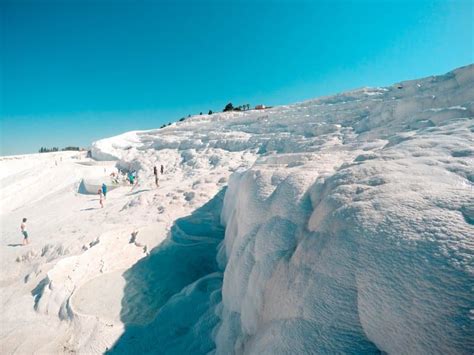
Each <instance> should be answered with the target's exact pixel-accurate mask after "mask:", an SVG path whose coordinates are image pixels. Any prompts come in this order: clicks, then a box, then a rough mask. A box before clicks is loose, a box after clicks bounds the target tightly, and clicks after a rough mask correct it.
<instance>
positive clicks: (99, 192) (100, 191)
mask: <svg viewBox="0 0 474 355" xmlns="http://www.w3.org/2000/svg"><path fill="white" fill-rule="evenodd" d="M97 194H98V195H99V203H100V208H104V193H103V192H102V189H101V188H99V190H98V191H97Z"/></svg>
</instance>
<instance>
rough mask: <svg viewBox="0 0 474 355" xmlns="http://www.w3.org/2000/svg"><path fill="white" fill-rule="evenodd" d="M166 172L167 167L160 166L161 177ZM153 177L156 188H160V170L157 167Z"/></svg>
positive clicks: (154, 169)
mask: <svg viewBox="0 0 474 355" xmlns="http://www.w3.org/2000/svg"><path fill="white" fill-rule="evenodd" d="M164 172H165V167H164V166H163V165H161V166H160V173H161V175H163V173H164ZM153 175H155V185H156V187H158V186H159V185H158V181H159V179H158V168H157V167H156V165H155V166H154V167H153Z"/></svg>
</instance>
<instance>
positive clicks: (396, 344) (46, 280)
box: [0, 66, 474, 354]
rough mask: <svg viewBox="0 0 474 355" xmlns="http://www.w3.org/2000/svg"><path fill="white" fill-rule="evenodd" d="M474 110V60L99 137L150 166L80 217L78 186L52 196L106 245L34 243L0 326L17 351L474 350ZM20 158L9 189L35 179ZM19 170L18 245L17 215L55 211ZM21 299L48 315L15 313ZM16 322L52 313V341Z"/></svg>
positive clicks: (107, 153) (121, 157)
mask: <svg viewBox="0 0 474 355" xmlns="http://www.w3.org/2000/svg"><path fill="white" fill-rule="evenodd" d="M398 87H401V88H398ZM473 117H474V66H468V67H464V68H460V69H457V70H455V71H453V72H450V73H448V74H446V75H443V76H437V77H430V78H425V79H420V80H413V81H409V82H403V83H401V84H398V85H395V86H392V87H387V88H364V89H360V90H355V91H352V92H347V93H343V94H339V95H335V96H330V97H324V98H320V99H316V100H311V101H307V102H303V103H300V104H295V105H289V106H280V107H275V108H272V109H268V110H263V111H248V112H232V113H218V114H214V115H212V116H208V115H203V116H195V117H192V118H189V119H187V120H185V121H184V122H179V123H176V124H173V125H171V126H169V127H166V128H164V129H160V130H152V131H134V132H128V133H125V134H123V135H120V136H117V137H112V138H107V139H104V140H100V141H97V142H95V143H94V144H93V150H92V153H93V156H94V157H95V158H96V159H99V160H104V159H105V160H113V162H112V163H110V164H116V166H117V167H118V168H120V169H125V170H137V171H138V177H139V178H138V180H139V182H138V185H137V186H136V187H134V188H133V189H131V188H130V187H122V188H119V189H117V190H114V191H112V192H111V193H110V198H108V200H107V202H106V207H105V208H104V209H103V210H94V211H81V210H84V209H85V208H83V207H85V203H86V202H87V201H85V200H84V199H83V198H84V196H81V195H79V194H77V193H76V194H75V193H74V189H72V185H69V186H71V188H70V192H69V193H66V194H65V193H64V191H63V190H61V191H57V192H55V190H53V191H51V193H49V194H48V195H45V196H48V199H49V200H51V202H50V207H48V209H47V210H50V211H54V213H55V214H56V215H57V214H60V215H61V214H63V213H65V214H66V215H67V216H69V217H67V218H64V220H60V221H57V222H54V223H53V222H51V228H54V227H57V228H64V225H66V226H69V227H70V229H74V230H76V229H77V230H80V234H81V236H82V235H84V236H87V237H88V238H89V239H90V243H91V244H86V247H85V248H84V250H82V249H81V246H82V245H83V244H84V237H82V239H80V238H77V237H76V235H77V232H75V234H72V231H71V230H68V229H67V228H66V230H65V232H64V233H63V235H62V236H61V237H54V238H55V239H54V238H53V239H54V240H55V241H56V242H55V243H57V244H54V243H53V244H54V245H55V247H56V249H54V248H53V249H54V250H57V248H58V245H64V243H65V242H64V240H63V239H64V238H67V240H68V242H67V243H66V244H67V246H68V250H71V252H69V254H68V255H63V254H61V255H62V256H58V257H56V259H53V260H51V261H48V260H44V259H46V257H39V258H38V257H36V259H34V257H33V259H34V260H36V261H33V262H32V261H31V260H32V258H31V256H28V255H30V254H25V253H23V250H22V253H18V254H19V255H18V257H19V258H20V260H28V261H27V263H31V264H30V265H24V264H25V263H24V262H21V263H19V264H21V265H20V266H18V267H17V268H16V269H15V273H14V272H13V271H12V272H11V273H9V275H10V276H9V277H8V278H7V277H6V275H7V274H6V273H4V272H2V285H5V286H2V287H3V288H2V289H1V290H2V292H3V294H8V295H11V296H8V297H6V298H5V297H4V299H8V301H7V302H5V301H2V307H3V308H2V311H5V312H6V313H8V314H7V315H4V316H3V318H4V320H5V322H6V323H8V324H9V325H10V328H11V329H13V330H11V331H3V332H2V333H0V341H1V344H2V346H3V349H5V351H6V352H7V353H9V352H15V351H16V352H21V351H31V350H32V349H41V350H40V352H41V351H43V352H44V351H50V352H59V351H68V350H73V351H77V352H79V353H98V352H103V351H107V349H108V352H110V353H137V352H138V353H169V354H183V353H194V354H199V353H209V352H211V353H216V354H232V353H235V354H241V353H248V354H255V353H265V354H289V353H293V354H301V353H307V354H310V353H311V354H313V353H378V352H380V351H385V352H388V353H413V354H428V353H430V354H431V353H466V354H470V353H473V352H474V340H473V339H474V297H473V286H474V275H473V273H474V265H473V254H474V227H473V221H474V191H473V183H474V174H473V171H474V148H473V138H474V134H473V132H474V125H473V121H472V119H473ZM0 164H6V162H4V161H0ZM107 164H109V163H107ZM160 164H164V166H165V174H164V175H163V176H160V187H159V188H155V187H154V186H153V185H154V179H153V173H152V169H153V166H154V165H157V166H158V167H159V165H160ZM100 168H101V169H102V167H100ZM54 169H56V167H54ZM57 169H60V170H61V169H62V168H61V167H60V168H57ZM68 169H69V168H68ZM68 169H66V170H65V171H64V172H61V173H60V174H65V172H66V171H69V170H68ZM81 169H83V168H82V167H81ZM84 169H98V167H97V166H91V167H86V166H84ZM13 170H14V174H13V173H12V174H11V176H13V175H15V184H13V185H14V186H16V184H19V183H21V182H22V181H27V180H26V179H32V177H33V176H36V172H35V170H34V168H33V167H32V168H31V169H25V171H24V172H20V171H19V168H16V167H15V168H14V169H13V168H12V171H13ZM2 171H3V166H2ZM61 171H62V170H61ZM87 171H89V172H90V171H92V170H84V171H81V172H80V174H81V175H83V174H89V173H88V172H87ZM96 172H98V170H97V171H96ZM58 174H59V171H58ZM62 176H63V175H58V177H60V179H61V180H64V179H65V178H64V177H62ZM91 177H92V173H91ZM37 178H38V181H41V186H43V183H44V184H45V185H44V186H45V187H46V186H47V183H46V182H44V180H45V178H46V177H44V176H38V177H37ZM4 181H5V180H2V203H3V199H4V195H3V191H4V190H5V191H12V193H13V195H15V196H17V195H18V196H19V197H21V199H20V200H21V201H24V202H22V203H21V204H18V207H16V208H17V210H16V211H15V210H13V209H9V208H8V207H7V208H6V209H2V213H3V214H2V222H3V223H4V221H10V220H12V221H14V222H11V223H10V222H8V223H9V224H8V225H6V224H5V227H3V223H2V241H4V242H5V240H8V241H10V240H13V239H11V238H12V237H10V236H9V237H8V238H10V239H8V238H5V237H4V236H3V234H4V231H9V230H10V229H14V228H17V226H16V224H18V223H19V218H20V216H23V215H24V214H25V213H28V214H29V215H32V216H35V218H38V219H41V218H44V217H43V215H44V214H45V212H44V211H43V210H41V209H39V206H43V205H42V202H41V201H42V200H41V199H40V197H41V193H39V194H38V196H37V197H35V200H34V201H32V203H31V204H30V203H29V201H25V199H24V198H23V197H22V196H23V195H22V190H21V189H17V190H14V189H13V188H9V187H8V186H7V185H4ZM76 183H77V182H76ZM74 186H76V185H74ZM66 190H67V189H66ZM38 191H42V193H43V194H46V192H45V191H44V189H43V188H41V189H38ZM27 194H28V195H27V196H30V195H31V194H32V192H27ZM65 195H66V196H65ZM5 198H8V196H6V197H5ZM89 198H90V197H89ZM38 199H39V200H38ZM36 200H38V201H39V202H35V201H36ZM9 201H12V199H10V200H9ZM93 203H94V204H96V203H97V201H95V202H93ZM53 204H54V205H53ZM60 206H61V207H60ZM65 206H68V208H65ZM61 208H62V210H61ZM63 210H64V211H63ZM32 227H33V226H32ZM43 230H44V231H45V232H46V231H47V229H46V225H45V226H42V227H41V228H38V230H37V232H38V231H39V232H42V231H43ZM136 230H139V233H138V239H139V240H137V241H136V242H135V243H129V241H130V233H132V232H133V231H136ZM165 237H167V239H166V240H165V241H163V242H161V241H162V240H163V239H164V238H165ZM16 238H18V237H16ZM140 238H141V239H140ZM78 239H80V240H82V241H81V242H79V241H78ZM60 240H61V242H59V241H60ZM97 240H98V241H99V243H95V241H97ZM88 242H89V241H88ZM94 243H95V244H94ZM160 243H161V244H160ZM88 245H92V247H88ZM156 245H158V247H156V248H154V249H152V248H153V247H155V246H156ZM28 248H34V247H28ZM4 249H5V247H4ZM143 249H145V252H143ZM48 250H50V249H48ZM150 250H151V252H150ZM149 252H150V253H149ZM2 253H3V254H2V256H3V255H6V256H8V258H9V262H10V263H11V262H12V261H11V260H12V258H13V256H15V255H12V251H11V250H6V249H5V250H2ZM48 253H49V252H48V251H47V252H46V253H45V255H46V256H47V255H49V254H48ZM56 254H57V253H56ZM56 254H55V255H56ZM15 257H16V256H15ZM6 265H8V263H6ZM46 265H47V266H46ZM10 268H11V266H10ZM11 270H13V269H11ZM34 270H36V271H34ZM38 270H39V271H38ZM24 274H27V275H31V276H29V277H28V280H27V282H26V283H23V279H21V282H22V284H21V285H20V283H19V282H20V281H15V280H20V277H22V276H23V275H24ZM11 275H16V276H13V277H12V276H11ZM15 277H16V279H15ZM5 279H8V280H5ZM33 288H34V290H33V295H34V298H33V297H32V296H31V294H27V293H26V292H25V291H28V292H31V290H32V289H33ZM19 295H21V299H22V301H21V302H19V301H18V299H20V297H19ZM23 308H27V309H35V311H31V310H30V311H28V315H27V316H24V317H23V318H22V317H18V316H17V318H15V316H14V314H13V312H12V311H10V310H11V309H14V310H15V311H14V312H18V311H19V310H20V309H23ZM2 314H5V313H2ZM34 314H36V317H37V318H35V316H34ZM39 317H42V318H39ZM15 319H17V320H15ZM18 319H20V320H22V322H23V323H28V322H35V323H34V324H35V325H36V324H38V323H37V322H38V321H37V319H42V322H44V323H45V324H47V325H48V327H49V328H51V327H52V326H53V325H54V327H55V328H54V332H55V333H54V334H55V336H54V338H51V337H49V338H48V337H46V336H45V337H44V338H42V337H38V339H37V340H35V341H31V342H30V345H28V344H27V345H23V344H22V345H20V344H21V342H20V341H18V340H16V339H17V338H18V336H20V335H22V334H24V332H25V329H29V328H28V327H27V326H25V325H24V324H23V323H21V322H18ZM60 319H62V320H60ZM14 320H15V321H14ZM45 334H48V333H45ZM33 346H34V347H33ZM15 349H16V350H15Z"/></svg>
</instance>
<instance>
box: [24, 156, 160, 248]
mask: <svg viewBox="0 0 474 355" xmlns="http://www.w3.org/2000/svg"><path fill="white" fill-rule="evenodd" d="M164 172H165V168H164V166H163V165H160V174H161V175H163V174H164ZM153 175H155V184H156V187H158V186H159V179H158V168H157V167H156V165H155V166H153ZM110 176H111V178H112V181H113V182H114V183H118V178H119V175H118V174H115V173H114V172H113V173H112V174H110ZM127 180H128V181H129V182H130V185H134V184H135V182H136V181H137V174H136V171H130V172H128V174H127ZM97 194H98V195H99V204H100V208H104V203H105V200H106V198H107V185H106V184H105V183H103V184H102V186H101V187H100V188H99V189H98V190H97ZM26 221H27V219H26V218H23V219H22V222H21V225H20V230H21V234H23V242H22V245H27V244H29V241H28V232H27V231H26Z"/></svg>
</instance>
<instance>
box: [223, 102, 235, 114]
mask: <svg viewBox="0 0 474 355" xmlns="http://www.w3.org/2000/svg"><path fill="white" fill-rule="evenodd" d="M233 110H234V106H233V105H232V102H229V103H228V104H227V105H225V107H224V112H227V111H233Z"/></svg>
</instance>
